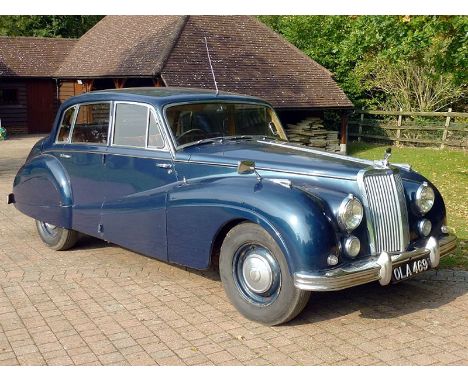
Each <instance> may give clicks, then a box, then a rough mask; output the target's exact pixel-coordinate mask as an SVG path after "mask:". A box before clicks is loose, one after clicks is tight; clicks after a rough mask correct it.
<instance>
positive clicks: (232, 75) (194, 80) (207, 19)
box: [161, 16, 353, 108]
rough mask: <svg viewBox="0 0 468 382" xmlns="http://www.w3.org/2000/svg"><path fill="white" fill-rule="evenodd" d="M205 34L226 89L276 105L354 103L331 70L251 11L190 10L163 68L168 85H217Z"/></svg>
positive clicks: (221, 86) (215, 65) (300, 105)
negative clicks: (215, 13)
mask: <svg viewBox="0 0 468 382" xmlns="http://www.w3.org/2000/svg"><path fill="white" fill-rule="evenodd" d="M204 37H207V39H208V46H209V49H210V54H211V60H212V64H213V68H214V72H215V75H216V80H217V83H218V87H219V89H220V90H225V91H233V92H238V93H245V94H249V95H254V96H258V97H262V98H264V99H266V100H268V101H269V102H271V103H272V104H273V105H274V106H275V107H309V108H310V107H352V106H353V105H352V103H351V102H350V101H349V99H348V98H347V96H346V95H345V94H344V92H343V91H342V90H341V89H340V87H339V86H338V85H337V84H336V82H335V81H334V80H333V79H332V77H331V74H330V72H329V71H328V70H327V69H325V68H324V67H322V66H321V65H319V64H318V63H316V62H315V61H314V60H312V59H311V58H309V57H308V56H306V55H305V54H304V53H302V52H301V51H300V50H299V49H297V48H296V47H294V46H293V45H292V44H290V43H289V42H287V41H286V40H285V39H284V38H282V37H281V36H280V35H278V34H277V33H275V32H273V31H272V30H271V29H269V28H268V27H267V26H265V25H264V24H262V23H261V22H260V21H258V20H257V19H255V18H253V17H248V16H190V17H189V18H188V20H187V22H186V24H185V26H184V28H183V31H182V32H181V33H180V36H179V38H178V41H177V43H176V44H175V46H174V48H173V50H172V52H171V54H170V55H169V57H168V60H167V62H166V64H165V66H164V68H163V70H162V73H161V74H162V78H163V79H164V81H165V82H166V84H167V85H168V86H189V87H192V86H193V87H209V88H213V87H214V84H213V78H212V74H211V70H210V67H209V62H208V58H207V53H206V47H205V42H204Z"/></svg>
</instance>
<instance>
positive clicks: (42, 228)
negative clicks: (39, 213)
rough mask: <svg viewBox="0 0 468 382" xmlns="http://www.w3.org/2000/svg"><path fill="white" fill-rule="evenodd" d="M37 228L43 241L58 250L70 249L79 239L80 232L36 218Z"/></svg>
mask: <svg viewBox="0 0 468 382" xmlns="http://www.w3.org/2000/svg"><path fill="white" fill-rule="evenodd" d="M36 228H37V232H38V233H39V236H40V237H41V239H42V241H43V242H44V243H46V244H47V246H49V247H50V248H52V249H55V250H56V251H65V250H67V249H70V248H71V247H73V246H74V245H75V243H76V241H77V240H78V232H76V231H73V230H70V229H66V228H61V227H57V226H55V225H52V224H49V223H46V222H42V221H39V220H36Z"/></svg>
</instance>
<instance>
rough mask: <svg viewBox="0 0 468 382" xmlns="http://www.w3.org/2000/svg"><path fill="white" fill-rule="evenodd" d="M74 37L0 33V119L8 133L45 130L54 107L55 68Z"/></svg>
mask: <svg viewBox="0 0 468 382" xmlns="http://www.w3.org/2000/svg"><path fill="white" fill-rule="evenodd" d="M75 42H76V40H73V39H64V38H37V37H0V120H1V125H2V126H4V127H6V128H7V129H8V132H9V133H26V132H27V133H47V132H49V131H50V128H51V126H52V122H53V119H54V116H55V112H56V109H57V95H58V81H57V80H56V78H55V72H56V71H57V70H58V68H59V67H60V65H61V64H62V62H63V60H64V58H65V56H66V55H67V54H68V52H69V51H70V50H71V48H72V47H73V45H74V44H75Z"/></svg>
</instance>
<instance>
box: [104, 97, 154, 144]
mask: <svg viewBox="0 0 468 382" xmlns="http://www.w3.org/2000/svg"><path fill="white" fill-rule="evenodd" d="M148 115H149V108H148V107H147V106H144V105H136V104H127V103H118V104H116V105H115V125H114V140H113V142H112V143H113V144H114V145H119V146H132V147H145V141H146V129H147V126H148Z"/></svg>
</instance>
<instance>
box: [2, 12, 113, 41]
mask: <svg viewBox="0 0 468 382" xmlns="http://www.w3.org/2000/svg"><path fill="white" fill-rule="evenodd" d="M103 17H104V16H60V15H59V16H0V35H3V36H36V37H72V38H78V37H81V36H82V35H83V34H84V33H86V32H87V31H88V30H89V29H90V28H92V27H93V26H94V25H95V24H96V23H97V22H98V21H99V20H101V19H102V18H103Z"/></svg>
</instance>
